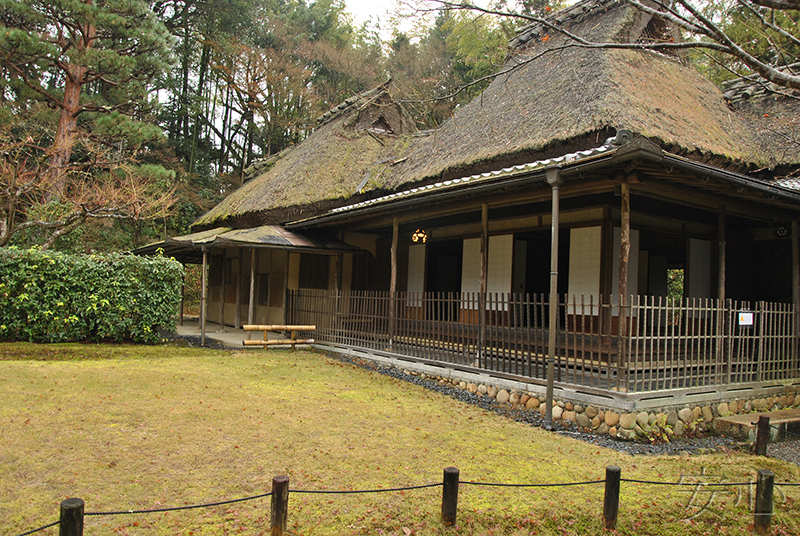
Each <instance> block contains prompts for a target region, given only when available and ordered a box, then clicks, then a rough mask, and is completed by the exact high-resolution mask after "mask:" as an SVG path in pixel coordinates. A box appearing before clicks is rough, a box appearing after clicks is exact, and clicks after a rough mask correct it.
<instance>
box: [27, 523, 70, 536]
mask: <svg viewBox="0 0 800 536" xmlns="http://www.w3.org/2000/svg"><path fill="white" fill-rule="evenodd" d="M59 523H60V521H56V522H55V523H50V524H49V525H45V526H43V527H39V528H38V529H33V530H29V531H28V532H23V533H22V534H19V535H18V536H28V534H33V533H35V532H39V531H42V530H44V529H49V528H50V527H55V526H56V525H58V524H59Z"/></svg>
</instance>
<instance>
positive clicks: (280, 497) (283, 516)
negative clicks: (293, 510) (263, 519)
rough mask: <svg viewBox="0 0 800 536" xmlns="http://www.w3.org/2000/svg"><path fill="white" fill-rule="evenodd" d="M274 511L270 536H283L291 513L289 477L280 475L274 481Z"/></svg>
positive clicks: (271, 517) (271, 516)
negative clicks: (289, 512)
mask: <svg viewBox="0 0 800 536" xmlns="http://www.w3.org/2000/svg"><path fill="white" fill-rule="evenodd" d="M271 503H272V511H271V514H270V536H283V534H284V533H285V532H286V521H287V519H288V511H289V477H288V476H285V475H279V476H276V477H273V479H272V501H271Z"/></svg>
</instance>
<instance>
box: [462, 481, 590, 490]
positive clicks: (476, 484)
mask: <svg viewBox="0 0 800 536" xmlns="http://www.w3.org/2000/svg"><path fill="white" fill-rule="evenodd" d="M603 483H605V480H586V481H584V482H565V483H553V484H496V483H491V482H471V481H461V482H459V484H464V485H470V486H492V487H501V488H558V487H562V486H564V487H566V486H585V485H589V484H603Z"/></svg>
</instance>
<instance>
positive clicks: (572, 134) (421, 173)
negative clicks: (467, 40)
mask: <svg viewBox="0 0 800 536" xmlns="http://www.w3.org/2000/svg"><path fill="white" fill-rule="evenodd" d="M554 18H555V19H556V20H558V21H559V22H558V24H560V25H562V26H563V27H564V28H566V29H568V30H569V31H570V32H573V33H575V34H577V35H581V36H583V37H585V38H587V39H589V40H591V41H594V42H609V41H617V42H636V41H638V40H640V39H642V38H648V39H650V38H652V36H653V35H654V34H653V28H656V29H658V28H662V29H663V25H662V26H659V25H655V26H654V25H653V21H652V20H651V18H650V16H649V15H646V14H643V13H641V12H640V11H638V10H636V9H635V8H633V7H632V6H630V5H628V4H626V3H624V2H623V1H622V0H586V1H584V2H581V3H578V4H575V5H574V6H572V7H570V8H567V10H565V11H564V12H561V13H559V14H556V15H554ZM664 31H666V30H664ZM657 33H658V31H657V32H656V34H657ZM512 47H513V48H512V49H511V53H510V55H509V59H508V61H507V64H506V66H505V68H504V71H507V72H503V73H502V74H500V75H499V76H498V77H497V78H495V80H494V81H493V82H492V83H491V84H490V85H489V87H488V88H487V89H486V90H485V91H484V92H483V94H482V95H480V96H479V97H477V98H476V99H474V100H473V101H472V102H470V103H469V104H467V105H465V106H463V107H461V108H459V109H458V110H456V113H455V114H454V116H453V117H452V118H451V119H449V120H448V121H446V122H445V123H444V124H443V125H442V127H441V128H440V129H439V130H438V131H436V132H435V133H433V134H432V135H429V136H427V137H409V136H403V135H399V136H378V135H376V134H375V133H372V134H371V133H370V132H369V130H368V129H366V130H365V127H368V126H369V125H370V121H373V120H376V118H378V115H379V113H380V112H375V111H374V105H380V106H384V107H385V109H387V110H388V109H396V105H394V104H392V103H391V100H390V99H389V98H388V93H387V92H386V91H385V88H384V89H383V90H382V91H379V92H377V93H372V94H370V95H369V96H368V97H366V96H365V95H364V94H362V96H359V97H360V98H356V99H355V100H352V101H346V102H345V103H343V105H341V106H339V107H337V108H336V109H334V110H332V111H331V113H329V114H326V116H324V119H323V121H322V123H321V126H320V127H319V128H318V129H317V130H316V131H315V132H314V133H313V134H312V135H311V136H310V137H309V138H308V139H306V140H305V141H304V142H302V143H301V144H300V145H298V146H297V147H295V148H293V149H292V150H290V151H287V152H285V154H282V155H280V158H278V159H276V160H275V161H274V162H273V163H271V167H269V166H265V167H264V168H263V169H261V170H259V171H258V173H259V175H258V177H257V178H255V179H253V180H252V181H250V182H249V183H247V184H245V185H244V186H243V187H242V188H240V189H239V190H238V191H237V192H234V193H233V194H232V195H231V196H230V197H229V198H228V199H226V200H225V201H224V202H223V203H221V204H220V205H219V206H217V207H216V208H214V209H213V210H212V211H211V212H209V213H208V214H206V215H205V216H203V218H201V219H200V220H199V221H198V224H199V225H200V226H206V227H207V226H210V225H215V224H217V225H218V224H222V223H225V224H231V225H234V226H241V225H240V224H241V223H242V222H243V221H244V218H247V224H248V225H261V224H265V223H281V222H286V221H291V220H299V219H303V218H307V217H310V216H313V215H314V214H318V213H320V212H322V211H325V210H328V209H330V208H334V207H336V206H342V205H345V204H351V203H353V202H357V201H359V200H360V199H366V198H369V197H375V196H378V195H381V194H382V193H385V192H387V191H399V190H403V189H407V188H409V187H411V186H412V185H422V184H429V183H434V182H436V181H440V180H446V179H452V178H456V177H463V176H468V175H470V174H473V173H480V172H483V171H488V170H491V169H500V168H503V167H507V166H513V165H517V164H523V163H526V162H531V161H534V160H538V159H542V158H548V157H553V156H558V155H561V154H564V153H567V152H571V151H578V150H583V149H588V148H592V147H596V146H598V145H599V144H601V143H602V142H603V141H604V140H605V139H606V138H607V137H608V136H612V135H613V134H614V133H615V132H616V131H617V130H619V129H627V130H631V131H634V132H636V133H638V134H641V135H644V136H647V137H648V138H650V139H652V140H654V141H655V142H657V143H659V144H661V145H662V147H663V148H664V149H667V150H669V151H671V152H673V153H675V154H679V155H683V156H688V157H690V158H692V159H695V160H701V161H703V162H705V163H711V164H714V165H717V166H723V167H730V168H733V169H735V170H740V171H741V170H745V169H751V168H753V167H764V166H769V165H770V162H771V158H770V156H769V154H768V151H767V148H765V147H763V146H761V145H759V144H758V143H757V142H756V140H755V139H754V137H753V135H752V133H751V132H750V130H749V125H748V124H747V123H746V122H745V121H743V120H742V118H741V117H738V116H737V115H736V114H735V113H733V112H732V111H731V110H730V109H729V108H728V107H727V105H726V102H725V100H724V99H723V98H722V94H721V92H720V91H719V90H718V89H717V88H716V87H715V86H714V85H713V84H712V83H711V82H709V81H708V80H707V79H705V78H704V77H703V76H702V75H700V74H699V73H698V72H696V71H695V70H694V69H693V68H691V67H687V66H685V65H682V64H681V63H680V62H679V61H678V59H676V58H672V57H667V56H665V55H662V54H658V53H654V52H649V51H641V50H612V49H596V48H594V49H588V48H580V47H576V46H570V45H569V43H568V42H566V41H565V39H564V38H563V37H559V35H558V34H555V33H553V32H552V31H549V30H547V29H546V28H543V27H541V26H536V25H534V26H530V27H528V28H526V29H525V30H524V31H523V32H522V33H521V34H520V35H519V36H518V37H517V38H516V39H515V40H514V41H512ZM511 67H514V68H513V69H511ZM364 101H367V102H369V103H371V105H370V106H373V108H370V106H368V105H367V104H366V103H365V102H364ZM370 110H373V111H370ZM401 115H402V114H401ZM394 134H397V132H394ZM361 192H363V194H364V195H363V196H360V195H359V194H360V193H361ZM354 197H356V199H354ZM254 220H255V221H254Z"/></svg>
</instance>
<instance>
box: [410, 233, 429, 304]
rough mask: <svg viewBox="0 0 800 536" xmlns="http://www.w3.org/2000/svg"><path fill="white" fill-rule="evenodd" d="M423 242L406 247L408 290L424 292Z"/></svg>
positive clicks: (424, 255) (424, 246)
mask: <svg viewBox="0 0 800 536" xmlns="http://www.w3.org/2000/svg"><path fill="white" fill-rule="evenodd" d="M426 248H427V246H426V245H425V244H412V245H410V246H409V247H408V279H407V281H408V283H407V286H406V290H407V291H408V292H425V257H426Z"/></svg>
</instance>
